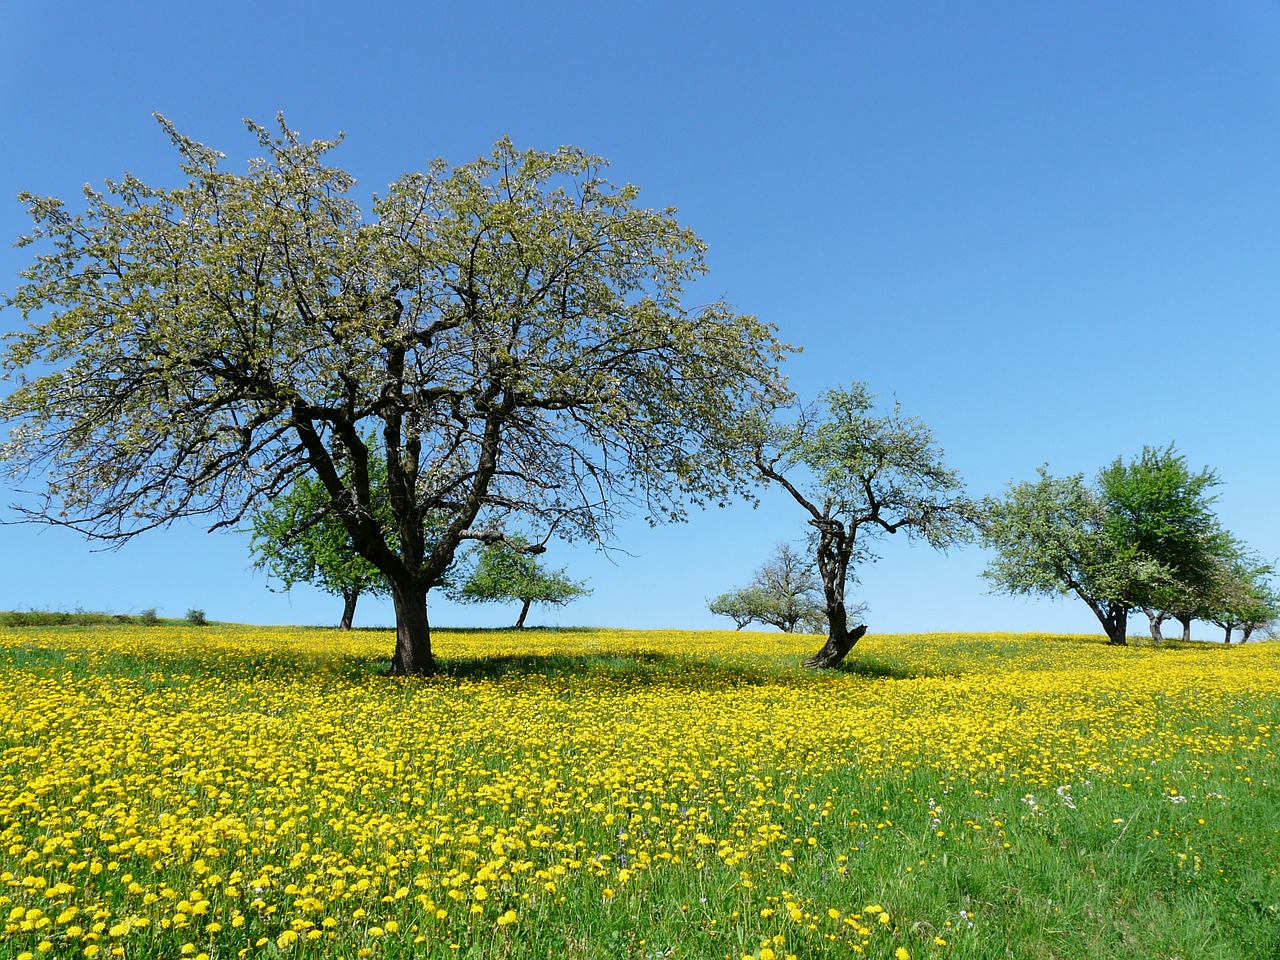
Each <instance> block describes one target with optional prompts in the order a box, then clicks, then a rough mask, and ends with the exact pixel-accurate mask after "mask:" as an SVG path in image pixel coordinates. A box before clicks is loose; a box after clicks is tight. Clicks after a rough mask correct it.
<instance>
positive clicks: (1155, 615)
mask: <svg viewBox="0 0 1280 960" xmlns="http://www.w3.org/2000/svg"><path fill="white" fill-rule="evenodd" d="M1142 612H1143V613H1145V614H1146V615H1147V620H1148V621H1149V622H1150V624H1151V639H1152V640H1153V641H1154V642H1156V643H1164V633H1163V632H1162V631H1161V629H1160V628H1161V627H1162V626H1163V625H1164V622H1165V621H1166V620H1168V619H1169V615H1168V614H1167V613H1164V612H1163V611H1160V610H1153V609H1151V608H1150V607H1143V608H1142Z"/></svg>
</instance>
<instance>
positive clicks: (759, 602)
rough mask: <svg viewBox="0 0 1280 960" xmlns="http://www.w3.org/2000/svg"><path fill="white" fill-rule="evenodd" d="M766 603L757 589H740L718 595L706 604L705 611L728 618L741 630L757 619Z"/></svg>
mask: <svg viewBox="0 0 1280 960" xmlns="http://www.w3.org/2000/svg"><path fill="white" fill-rule="evenodd" d="M766 602H767V600H766V598H765V597H764V595H763V594H762V593H761V591H760V589H759V588H758V587H742V588H741V589H739V590H730V591H729V592H728V593H722V594H720V596H718V597H716V598H715V599H714V600H712V601H711V602H710V603H708V604H707V609H708V610H710V611H711V612H712V613H714V614H716V615H717V616H720V617H728V618H729V619H730V620H732V621H733V622H734V623H735V624H737V629H739V630H741V629H742V628H743V627H745V626H747V625H748V624H750V623H754V622H755V621H756V620H757V619H759V616H760V610H761V609H762V608H763V607H764V606H765V604H766Z"/></svg>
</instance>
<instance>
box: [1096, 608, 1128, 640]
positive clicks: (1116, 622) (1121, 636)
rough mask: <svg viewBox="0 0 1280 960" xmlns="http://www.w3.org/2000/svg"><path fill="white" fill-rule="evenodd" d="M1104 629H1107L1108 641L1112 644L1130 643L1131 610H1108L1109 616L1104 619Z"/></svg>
mask: <svg viewBox="0 0 1280 960" xmlns="http://www.w3.org/2000/svg"><path fill="white" fill-rule="evenodd" d="M1102 626H1103V629H1105V630H1106V631H1107V642H1108V643H1110V644H1111V645H1112V646H1117V647H1124V646H1128V644H1129V611H1128V610H1108V611H1107V617H1106V619H1105V620H1103V621H1102Z"/></svg>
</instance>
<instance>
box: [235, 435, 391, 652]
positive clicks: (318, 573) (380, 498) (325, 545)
mask: <svg viewBox="0 0 1280 960" xmlns="http://www.w3.org/2000/svg"><path fill="white" fill-rule="evenodd" d="M369 470H370V486H371V494H372V512H373V514H374V516H375V517H376V519H377V522H378V523H379V524H380V525H381V526H382V528H383V530H385V531H387V533H388V540H389V541H390V542H391V543H394V542H395V527H394V522H393V517H392V516H391V509H390V505H389V503H388V501H387V496H386V468H385V465H384V464H383V462H381V461H379V460H377V459H371V461H370V465H369ZM250 550H251V552H252V553H253V554H254V566H255V567H257V568H258V569H261V570H265V571H266V573H267V575H268V576H269V577H274V578H275V579H277V580H279V581H280V582H281V583H283V584H284V588H285V589H286V590H289V589H292V588H293V587H294V586H295V585H296V584H299V583H309V584H311V585H312V586H314V587H317V588H319V589H320V590H323V591H324V592H325V593H330V594H334V595H335V596H339V597H342V598H343V600H344V601H345V602H346V605H347V609H346V610H345V611H344V616H343V623H342V625H343V626H344V627H350V626H351V622H350V616H351V615H352V614H354V608H355V604H356V601H357V599H358V598H359V597H360V596H362V595H364V594H372V595H374V596H379V595H385V594H386V593H387V592H388V589H389V588H388V584H387V579H386V577H385V576H383V574H382V572H381V571H380V570H378V568H377V567H375V566H374V565H373V564H372V563H370V562H369V561H368V560H367V559H365V558H364V557H362V556H360V554H359V553H357V552H356V549H355V547H354V546H353V545H352V542H351V534H350V532H349V531H348V530H347V527H346V525H345V524H344V523H343V522H342V520H341V518H340V517H339V516H338V515H337V514H336V513H335V512H334V511H333V510H332V509H331V500H330V497H329V493H328V491H327V490H326V489H325V488H324V485H323V484H321V483H320V481H319V480H317V479H316V478H315V477H311V476H306V475H304V476H300V477H298V478H297V479H296V480H295V481H294V482H293V486H291V487H290V488H289V489H288V490H287V491H285V492H284V493H283V494H281V495H279V496H277V497H276V498H275V499H273V500H272V501H271V502H270V504H268V506H267V508H266V509H265V510H262V511H261V512H259V513H258V514H256V515H255V516H254V518H253V538H252V540H251V541H250Z"/></svg>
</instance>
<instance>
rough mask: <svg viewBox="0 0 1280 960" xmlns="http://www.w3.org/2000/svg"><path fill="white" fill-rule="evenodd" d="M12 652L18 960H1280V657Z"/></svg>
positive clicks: (564, 635) (632, 644) (30, 636)
mask: <svg viewBox="0 0 1280 960" xmlns="http://www.w3.org/2000/svg"><path fill="white" fill-rule="evenodd" d="M435 642H436V646H437V650H438V653H439V655H440V656H441V657H442V659H443V662H444V664H445V667H446V669H445V672H444V673H443V674H442V675H440V676H437V677H433V678H429V679H391V678H388V677H386V676H383V675H381V672H380V671H381V670H382V669H383V668H384V667H385V666H386V659H385V658H386V657H387V656H388V655H389V652H390V650H391V647H392V638H391V636H390V634H389V633H386V632H381V631H354V632H348V633H339V632H336V631H327V630H303V629H283V628H281V629H269V628H257V627H229V626H211V627H205V628H196V627H179V626H152V627H141V626H129V625H119V626H113V625H101V626H92V627H74V626H70V627H44V628H36V627H0V718H3V721H2V725H0V922H3V925H4V926H3V933H2V934H0V957H5V958H17V960H32V958H40V957H75V958H79V957H87V958H93V957H97V958H107V957H127V958H172V957H179V958H180V957H190V958H193V960H227V958H233V957H234V958H250V957H252V958H280V957H285V958H304V957H307V958H310V957H375V958H400V957H404V958H407V957H432V958H453V957H511V958H533V957H538V958H557V960H559V958H564V960H570V958H596V957H601V958H603V957H609V958H624V957H630V958H665V957H689V958H726V960H743V958H753V960H787V958H796V960H804V958H823V957H829V958H836V957H841V958H843V957H851V956H865V957H878V958H893V960H906V958H931V957H948V958H956V960H960V958H997V957H1011V958H1024V957H1025V958H1064V960H1067V958H1070V960H1075V958H1093V957H1099V958H1101V957H1107V958H1117V957H1121V958H1127V957H1132V958H1152V957H1163V958H1170V960H1172V958H1185V960H1192V958H1194V960H1203V958H1232V960H1234V958H1268V960H1273V958H1275V957H1277V956H1280V767H1278V765H1277V755H1278V753H1280V741H1278V737H1277V722H1280V645H1278V644H1265V643H1264V644H1250V645H1246V646H1243V647H1240V646H1237V647H1230V648H1227V647H1223V646H1221V645H1211V644H1179V643H1168V644H1166V645H1165V646H1164V647H1161V648H1155V647H1152V646H1149V645H1142V646H1134V647H1127V648H1125V647H1120V648H1117V647H1111V646H1108V645H1106V644H1105V643H1103V642H1102V639H1101V638H1093V637H1061V636H1031V635H958V634H956V635H945V634H944V635H924V636H877V635H874V634H871V635H869V636H868V637H867V638H866V639H864V640H863V641H862V643H860V644H859V645H858V647H857V648H855V650H854V652H853V654H852V656H851V657H850V661H849V662H848V663H847V664H846V667H845V668H843V669H840V670H837V671H828V672H823V673H814V672H810V671H806V670H804V669H802V668H800V667H799V666H798V662H799V659H800V658H801V656H802V655H805V654H808V653H811V652H812V651H813V649H815V648H816V646H817V641H816V640H815V638H813V637H802V638H795V637H787V636H785V635H780V634H766V633H746V632H744V633H727V632H726V633H712V632H699V633H687V632H675V631H670V632H665V631H649V632H625V631H609V630H560V631H540V630H533V631H523V632H504V631H437V632H436V634H435Z"/></svg>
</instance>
